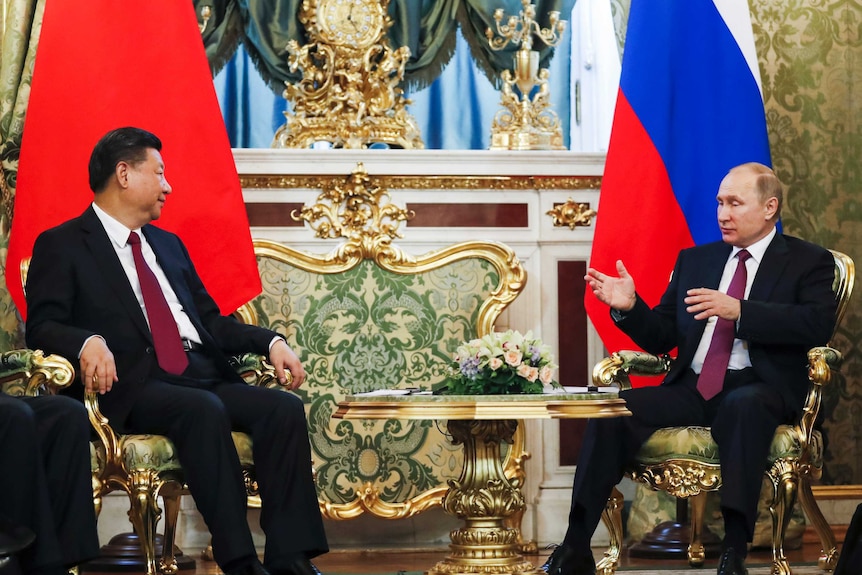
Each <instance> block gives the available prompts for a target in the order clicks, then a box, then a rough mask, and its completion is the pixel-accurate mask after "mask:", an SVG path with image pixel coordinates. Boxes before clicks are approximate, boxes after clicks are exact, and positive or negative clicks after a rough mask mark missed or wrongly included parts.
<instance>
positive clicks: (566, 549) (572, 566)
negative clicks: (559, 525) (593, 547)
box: [542, 543, 596, 575]
mask: <svg viewBox="0 0 862 575" xmlns="http://www.w3.org/2000/svg"><path fill="white" fill-rule="evenodd" d="M542 571H544V572H545V573H547V574H548V575H595V573H596V561H595V559H593V555H592V553H590V554H588V555H586V554H584V553H578V552H577V551H575V550H574V549H573V548H572V547H570V546H568V545H566V544H565V543H561V544H560V545H558V546H557V548H556V549H554V552H553V553H551V556H550V557H548V560H547V561H545V564H544V565H542Z"/></svg>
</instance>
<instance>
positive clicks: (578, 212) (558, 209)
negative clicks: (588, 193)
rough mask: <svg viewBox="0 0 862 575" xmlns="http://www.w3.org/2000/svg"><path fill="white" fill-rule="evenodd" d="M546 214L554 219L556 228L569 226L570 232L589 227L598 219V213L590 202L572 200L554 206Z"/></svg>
mask: <svg viewBox="0 0 862 575" xmlns="http://www.w3.org/2000/svg"><path fill="white" fill-rule="evenodd" d="M546 213H547V215H549V216H551V217H552V218H553V221H554V226H555V227H563V226H568V227H569V229H570V230H573V229H575V228H576V227H578V226H581V227H589V226H591V225H593V218H594V217H596V211H595V210H594V209H592V208H591V207H590V204H589V202H576V201H574V200H573V199H572V198H568V199H567V200H566V201H565V203H562V204H554V207H553V208H552V209H550V210H548V212H546Z"/></svg>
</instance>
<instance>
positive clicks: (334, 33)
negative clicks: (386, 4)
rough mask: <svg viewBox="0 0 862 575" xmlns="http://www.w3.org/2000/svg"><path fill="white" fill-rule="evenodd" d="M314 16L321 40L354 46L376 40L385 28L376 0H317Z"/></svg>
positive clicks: (361, 46)
mask: <svg viewBox="0 0 862 575" xmlns="http://www.w3.org/2000/svg"><path fill="white" fill-rule="evenodd" d="M316 16H317V28H318V31H319V34H320V37H321V39H323V40H325V41H327V42H329V43H330V44H339V45H342V46H346V47H355V48H357V49H361V48H367V47H369V46H371V45H372V44H374V43H375V42H377V41H378V40H379V39H380V37H381V36H382V35H383V31H384V30H385V28H386V27H385V23H386V14H385V13H384V12H383V8H382V6H381V5H380V2H379V0H317V14H316Z"/></svg>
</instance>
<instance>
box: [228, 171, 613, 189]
mask: <svg viewBox="0 0 862 575" xmlns="http://www.w3.org/2000/svg"><path fill="white" fill-rule="evenodd" d="M370 177H371V179H372V180H373V181H374V185H376V186H380V187H382V188H387V189H390V190H398V189H402V190H403V189H413V190H598V189H599V188H600V187H601V184H602V178H601V176H542V177H536V176H397V175H384V176H376V175H371V176H370ZM239 181H240V185H241V186H242V188H243V189H245V190H248V189H263V190H272V189H294V188H313V189H324V188H330V187H333V186H335V185H338V184H342V183H343V182H344V176H343V175H339V174H334V175H327V176H321V175H312V174H242V175H240V177H239Z"/></svg>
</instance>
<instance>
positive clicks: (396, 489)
mask: <svg viewBox="0 0 862 575" xmlns="http://www.w3.org/2000/svg"><path fill="white" fill-rule="evenodd" d="M255 252H256V254H257V258H258V267H259V270H260V274H261V280H262V283H263V292H262V294H261V295H260V296H259V297H257V298H255V299H254V300H253V301H251V302H250V303H249V304H248V305H246V306H245V307H244V308H243V309H241V310H240V311H239V312H238V313H239V315H240V317H241V318H242V319H243V320H244V321H247V322H250V323H255V324H257V325H261V326H264V327H267V328H270V329H273V330H275V331H278V332H280V333H283V334H284V335H285V336H286V337H287V339H288V340H289V343H290V345H291V346H292V347H293V348H294V350H296V352H297V353H298V354H299V356H300V359H301V360H302V362H303V365H304V367H305V369H306V372H307V373H308V377H307V380H306V383H305V384H304V385H303V387H302V388H300V390H299V392H298V393H299V394H300V395H302V396H303V398H304V400H305V401H306V403H307V406H308V419H309V436H310V440H311V446H312V453H313V457H314V466H315V469H316V473H317V475H316V477H317V486H318V493H319V497H320V502H321V508H322V509H323V510H324V513H325V514H326V515H327V516H328V517H330V518H337V519H338V518H350V517H354V516H356V515H358V514H360V513H362V512H364V511H370V512H372V513H374V514H376V515H380V516H383V517H403V516H409V515H412V514H414V513H418V512H419V511H422V510H424V509H426V508H428V507H431V506H434V505H438V504H439V500H440V498H441V496H442V494H443V492H444V490H445V488H446V482H447V481H448V480H449V479H457V476H458V473H459V471H460V469H461V467H462V466H461V458H462V454H461V450H460V447H458V446H453V445H452V444H451V442H449V441H448V440H447V439H446V437H445V436H444V435H443V433H442V432H441V431H440V429H439V428H438V425H436V423H435V422H434V421H398V420H388V421H378V422H372V421H349V420H333V419H331V416H332V414H333V412H334V411H335V409H336V404H337V403H338V402H339V401H341V400H342V399H344V397H345V396H347V395H352V394H356V393H362V392H368V391H375V390H383V389H396V388H402V389H403V388H408V387H415V388H422V389H430V388H431V386H433V385H434V384H436V383H439V382H442V381H444V380H445V378H446V369H447V366H448V365H449V364H450V362H451V360H452V357H453V355H454V353H455V350H456V348H457V347H458V345H459V344H461V343H462V342H463V341H465V340H469V339H472V338H475V337H478V336H481V335H484V334H485V333H487V332H488V331H490V330H491V329H492V328H493V324H494V321H495V320H496V318H497V316H498V315H499V313H500V312H501V311H502V310H503V308H504V307H505V306H506V305H507V304H508V303H509V302H510V301H512V300H513V299H514V297H515V296H516V295H517V294H518V292H520V290H521V289H522V287H523V285H524V278H525V276H524V271H523V269H522V268H521V266H520V263H519V262H518V260H517V258H516V257H515V256H514V253H513V252H512V251H511V250H510V249H509V248H507V247H506V246H503V245H501V244H497V243H494V242H467V243H462V244H457V245H454V246H450V247H448V248H446V249H444V250H439V251H436V252H432V253H430V254H426V255H424V256H421V257H418V258H414V257H412V256H409V255H407V254H405V253H403V252H401V251H400V250H399V249H398V248H396V247H394V246H392V245H391V244H387V245H386V246H385V254H386V257H380V254H381V253H382V252H372V253H369V254H368V256H369V257H355V255H346V254H345V252H344V251H341V252H339V251H338V250H336V251H335V252H333V253H330V254H327V255H320V256H318V255H313V254H309V253H306V252H301V251H298V250H294V249H292V248H290V247H288V246H284V245H281V244H278V243H274V242H269V241H264V240H258V241H256V242H255ZM374 254H377V255H374Z"/></svg>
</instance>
